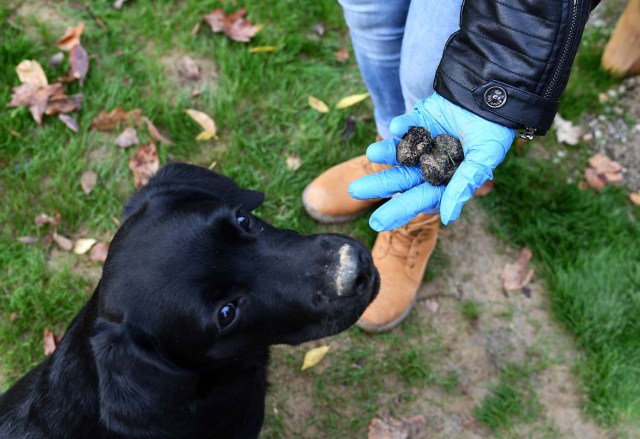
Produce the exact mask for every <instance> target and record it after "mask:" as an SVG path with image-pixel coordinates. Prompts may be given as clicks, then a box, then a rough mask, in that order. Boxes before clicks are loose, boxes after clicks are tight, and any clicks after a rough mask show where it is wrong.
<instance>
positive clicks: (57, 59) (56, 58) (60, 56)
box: [48, 52, 64, 69]
mask: <svg viewBox="0 0 640 439" xmlns="http://www.w3.org/2000/svg"><path fill="white" fill-rule="evenodd" d="M62 61H64V53H62V52H58V53H56V54H55V55H53V56H52V57H51V58H49V61H48V63H49V65H50V66H51V67H53V68H54V69H55V68H57V67H59V66H60V64H62Z"/></svg>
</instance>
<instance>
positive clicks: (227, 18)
mask: <svg viewBox="0 0 640 439" xmlns="http://www.w3.org/2000/svg"><path fill="white" fill-rule="evenodd" d="M246 13H247V9H246V8H242V9H239V10H237V11H236V12H234V13H232V14H229V15H226V14H225V13H224V11H223V10H222V9H215V10H213V11H212V12H211V13H210V14H207V15H205V16H204V20H205V21H206V22H207V24H208V25H209V26H210V27H211V30H212V31H213V32H224V33H225V34H226V35H227V36H228V37H229V38H231V39H232V40H234V41H239V42H242V43H247V42H249V41H250V40H251V38H253V36H254V35H255V34H256V33H258V31H259V30H260V29H261V26H255V25H253V24H252V23H251V22H250V21H249V20H247V19H246V18H244V17H243V16H244V15H245V14H246Z"/></svg>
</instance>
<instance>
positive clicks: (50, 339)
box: [43, 329, 60, 357]
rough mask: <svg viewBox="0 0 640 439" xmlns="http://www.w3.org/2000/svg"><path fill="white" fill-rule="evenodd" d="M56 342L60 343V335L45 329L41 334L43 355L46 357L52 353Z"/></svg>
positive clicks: (56, 344) (56, 345)
mask: <svg viewBox="0 0 640 439" xmlns="http://www.w3.org/2000/svg"><path fill="white" fill-rule="evenodd" d="M58 343H60V337H57V336H56V335H54V334H53V332H51V331H49V330H48V329H45V330H44V335H43V345H44V355H45V356H47V357H48V356H49V355H51V354H53V352H54V351H55V350H56V348H57V347H58Z"/></svg>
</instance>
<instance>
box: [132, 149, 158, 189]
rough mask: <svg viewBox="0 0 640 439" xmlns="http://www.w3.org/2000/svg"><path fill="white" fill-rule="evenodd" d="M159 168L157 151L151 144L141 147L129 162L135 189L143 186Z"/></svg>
mask: <svg viewBox="0 0 640 439" xmlns="http://www.w3.org/2000/svg"><path fill="white" fill-rule="evenodd" d="M159 168H160V159H159V158H158V151H157V150H156V147H155V146H154V144H153V142H149V143H148V144H146V145H142V146H140V147H138V149H136V152H135V153H134V154H133V157H131V160H129V169H131V171H132V172H133V183H134V185H135V187H136V188H139V187H140V186H144V185H145V184H147V182H148V181H149V178H150V177H151V176H152V175H153V174H155V173H156V172H157V171H158V169H159Z"/></svg>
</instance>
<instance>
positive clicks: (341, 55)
mask: <svg viewBox="0 0 640 439" xmlns="http://www.w3.org/2000/svg"><path fill="white" fill-rule="evenodd" d="M335 56H336V59H337V60H338V61H340V62H345V61H346V60H348V59H349V51H348V50H347V49H340V50H338V51H337V52H336V53H335Z"/></svg>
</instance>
